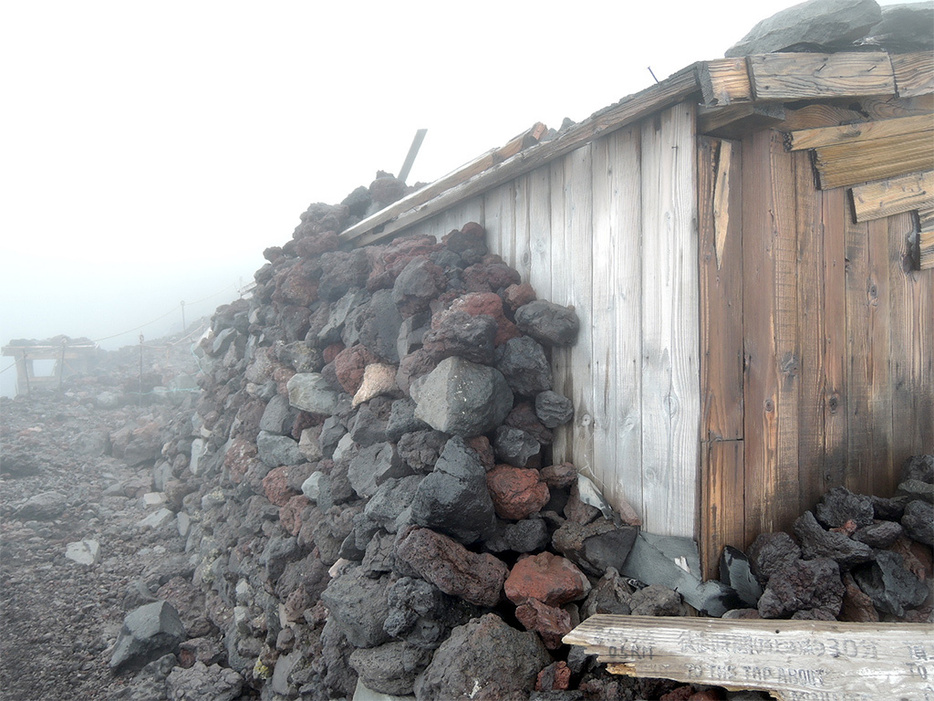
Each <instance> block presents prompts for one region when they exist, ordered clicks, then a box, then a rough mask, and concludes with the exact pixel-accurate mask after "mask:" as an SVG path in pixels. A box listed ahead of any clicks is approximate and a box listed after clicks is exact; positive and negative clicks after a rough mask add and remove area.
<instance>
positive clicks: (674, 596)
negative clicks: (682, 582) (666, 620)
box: [629, 584, 683, 616]
mask: <svg viewBox="0 0 934 701" xmlns="http://www.w3.org/2000/svg"><path fill="white" fill-rule="evenodd" d="M629 607H630V609H631V610H632V615H633V616H681V615H683V610H682V606H681V596H680V595H679V594H678V592H676V591H674V590H673V589H670V588H668V587H666V586H663V585H661V584H650V585H649V586H647V587H643V588H642V589H637V590H636V591H635V592H633V594H632V596H631V597H630V598H629Z"/></svg>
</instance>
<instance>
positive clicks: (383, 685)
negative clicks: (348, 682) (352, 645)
mask: <svg viewBox="0 0 934 701" xmlns="http://www.w3.org/2000/svg"><path fill="white" fill-rule="evenodd" d="M430 661H431V651H430V650H424V649H422V648H419V647H415V646H414V645H410V644H408V643H405V642H392V643H386V644H385V645H380V646H379V647H374V648H368V649H364V650H355V651H354V653H353V654H352V655H351V656H350V666H351V667H353V668H354V669H355V670H356V671H357V674H359V675H360V680H361V681H362V682H363V684H364V685H365V686H366V688H368V689H372V690H373V691H376V692H379V693H381V694H389V695H391V696H406V695H408V694H411V693H412V691H413V690H414V688H415V678H416V677H417V676H418V675H419V674H420V673H421V672H422V670H423V669H425V667H427V666H428V663H429V662H430Z"/></svg>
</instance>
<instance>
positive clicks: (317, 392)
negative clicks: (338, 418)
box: [287, 372, 339, 415]
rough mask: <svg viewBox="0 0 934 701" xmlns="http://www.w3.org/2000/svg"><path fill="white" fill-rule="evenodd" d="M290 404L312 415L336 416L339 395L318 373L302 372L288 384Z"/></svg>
mask: <svg viewBox="0 0 934 701" xmlns="http://www.w3.org/2000/svg"><path fill="white" fill-rule="evenodd" d="M287 387H288V390H289V404H291V405H292V406H293V407H295V408H296V409H301V410H302V411H308V412H311V413H312V414H325V415H327V414H336V413H337V410H338V398H339V395H338V393H337V392H335V391H334V390H333V389H332V388H331V385H329V384H328V382H327V380H325V379H324V377H323V376H322V375H321V374H320V373H317V372H300V373H297V374H295V375H293V376H292V377H291V379H290V380H289V381H288V383H287Z"/></svg>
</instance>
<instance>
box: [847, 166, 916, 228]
mask: <svg viewBox="0 0 934 701" xmlns="http://www.w3.org/2000/svg"><path fill="white" fill-rule="evenodd" d="M852 193H853V212H854V214H855V216H856V221H858V222H864V221H870V220H872V219H882V218H883V217H890V216H892V215H893V214H901V213H902V212H911V211H913V210H916V209H930V208H932V207H934V172H932V171H927V172H924V173H912V174H911V175H905V176H903V177H901V178H891V179H889V180H881V181H878V182H874V183H867V184H866V185H857V186H856V187H854V188H853V189H852Z"/></svg>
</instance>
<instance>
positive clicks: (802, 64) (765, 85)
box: [747, 52, 895, 100]
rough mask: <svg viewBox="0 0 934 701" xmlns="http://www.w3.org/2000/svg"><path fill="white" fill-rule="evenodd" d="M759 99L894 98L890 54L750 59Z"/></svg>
mask: <svg viewBox="0 0 934 701" xmlns="http://www.w3.org/2000/svg"><path fill="white" fill-rule="evenodd" d="M747 61H748V64H749V78H750V82H751V85H752V92H753V98H754V99H755V100H803V99H815V98H834V97H859V96H862V95H894V94H895V75H894V72H893V70H892V63H891V61H889V56H888V54H886V53H876V52H867V53H838V54H807V53H774V54H759V55H755V56H748V57H747Z"/></svg>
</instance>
